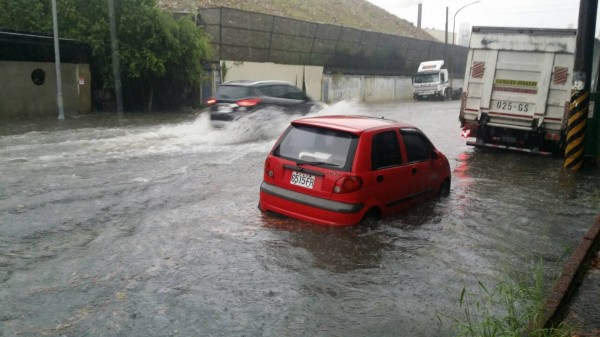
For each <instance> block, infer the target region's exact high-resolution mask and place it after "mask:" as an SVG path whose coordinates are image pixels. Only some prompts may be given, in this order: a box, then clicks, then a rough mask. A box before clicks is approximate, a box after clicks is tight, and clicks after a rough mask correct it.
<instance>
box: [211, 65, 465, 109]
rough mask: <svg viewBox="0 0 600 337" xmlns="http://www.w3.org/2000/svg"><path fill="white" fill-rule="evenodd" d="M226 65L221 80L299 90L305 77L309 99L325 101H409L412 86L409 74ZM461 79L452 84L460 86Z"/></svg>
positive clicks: (314, 67) (285, 66)
mask: <svg viewBox="0 0 600 337" xmlns="http://www.w3.org/2000/svg"><path fill="white" fill-rule="evenodd" d="M223 68H226V69H227V70H226V71H225V78H224V80H223V82H227V81H235V80H281V81H287V82H290V83H292V84H294V85H296V87H298V88H299V89H302V79H303V78H304V79H305V84H306V93H307V94H308V95H309V96H310V97H311V98H313V99H316V100H320V101H323V102H326V103H334V102H339V101H343V100H358V101H361V102H390V101H400V100H410V99H412V97H413V85H412V79H411V77H410V76H363V75H338V74H323V67H319V66H302V65H289V64H276V63H260V62H239V61H222V62H221V69H223ZM462 83H463V80H462V79H455V80H454V85H455V86H457V87H462Z"/></svg>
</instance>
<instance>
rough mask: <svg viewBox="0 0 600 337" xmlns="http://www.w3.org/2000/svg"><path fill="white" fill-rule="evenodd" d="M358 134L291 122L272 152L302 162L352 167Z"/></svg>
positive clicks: (343, 167) (338, 167)
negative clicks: (292, 123) (296, 124)
mask: <svg viewBox="0 0 600 337" xmlns="http://www.w3.org/2000/svg"><path fill="white" fill-rule="evenodd" d="M357 143H358V137H357V136H356V135H353V134H350V133H345V132H340V131H336V130H330V129H323V128H317V127H310V126H295V125H292V126H290V127H289V128H288V130H287V131H286V133H285V135H284V137H283V138H282V140H281V142H280V143H279V145H278V146H277V147H276V148H275V151H273V155H274V156H277V157H282V158H286V159H290V160H293V161H295V162H297V163H299V164H301V163H308V164H313V165H324V166H330V167H332V168H337V169H340V170H344V171H349V170H350V168H351V167H352V160H353V159H354V151H355V149H356V144H357Z"/></svg>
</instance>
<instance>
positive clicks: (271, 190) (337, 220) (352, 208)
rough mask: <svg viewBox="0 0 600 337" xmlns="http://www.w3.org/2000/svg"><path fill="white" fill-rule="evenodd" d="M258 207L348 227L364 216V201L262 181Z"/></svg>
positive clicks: (321, 222)
mask: <svg viewBox="0 0 600 337" xmlns="http://www.w3.org/2000/svg"><path fill="white" fill-rule="evenodd" d="M259 207H260V209H261V210H262V211H264V212H275V213H278V214H282V215H285V216H289V217H292V218H296V219H300V220H303V221H308V222H312V223H315V224H320V225H330V226H349V225H355V224H358V223H359V222H360V221H361V220H362V217H363V215H364V209H365V207H364V205H363V204H360V203H358V204H350V203H344V202H339V201H333V200H328V199H322V198H317V197H313V196H309V195H306V194H302V193H298V192H294V191H290V190H286V189H283V188H281V187H277V186H274V185H271V184H268V183H265V182H263V183H262V185H261V186H260V203H259Z"/></svg>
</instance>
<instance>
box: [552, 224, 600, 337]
mask: <svg viewBox="0 0 600 337" xmlns="http://www.w3.org/2000/svg"><path fill="white" fill-rule="evenodd" d="M599 248H600V216H598V217H597V218H596V220H595V221H594V224H593V225H592V227H590V229H589V230H588V231H587V233H586V234H585V235H584V236H583V238H582V239H581V241H580V243H579V245H578V246H577V248H576V249H575V250H574V251H573V254H572V255H571V258H570V259H569V261H568V262H567V263H566V265H565V266H564V268H563V271H562V274H561V275H560V277H559V278H558V280H557V281H556V283H555V284H554V287H553V288H552V290H551V292H550V293H549V295H548V296H546V299H545V301H544V305H543V313H542V318H541V320H540V323H541V324H540V327H543V328H547V329H549V328H556V327H558V326H559V325H560V324H561V323H562V321H563V320H564V318H565V317H566V315H567V312H568V306H569V304H570V302H571V298H572V296H573V294H574V292H575V290H576V289H577V287H579V285H580V284H581V282H582V281H583V279H584V277H585V274H586V273H587V271H588V269H589V265H590V261H591V260H592V259H593V258H594V256H595V254H596V253H597V252H598V249H599Z"/></svg>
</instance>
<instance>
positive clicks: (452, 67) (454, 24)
mask: <svg viewBox="0 0 600 337" xmlns="http://www.w3.org/2000/svg"><path fill="white" fill-rule="evenodd" d="M478 2H481V0H477V1H473V2H470V3H468V4H466V5H464V6H462V7H461V8H459V9H458V10H457V11H456V12H454V18H453V19H452V48H451V49H450V56H451V57H450V85H452V80H453V79H454V36H455V33H454V29H455V28H456V15H457V14H458V12H460V11H461V10H462V9H463V8H465V7H467V6H471V5H473V4H476V3H478Z"/></svg>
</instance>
